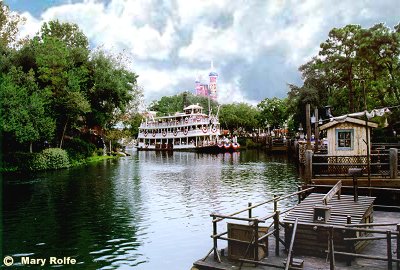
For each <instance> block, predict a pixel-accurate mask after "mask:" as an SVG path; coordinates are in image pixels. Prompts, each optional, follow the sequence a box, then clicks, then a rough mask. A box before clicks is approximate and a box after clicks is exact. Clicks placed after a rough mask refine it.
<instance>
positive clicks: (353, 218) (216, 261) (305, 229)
mask: <svg viewBox="0 0 400 270" xmlns="http://www.w3.org/2000/svg"><path fill="white" fill-rule="evenodd" d="M312 189H313V188H308V189H307V190H299V191H298V192H295V193H293V194H289V195H286V196H274V198H273V199H271V200H268V201H266V202H261V203H257V204H255V205H252V204H251V203H249V205H248V207H247V208H245V209H243V210H240V211H238V212H235V213H233V214H230V215H222V214H215V213H213V214H211V217H212V224H213V233H212V235H211V238H212V239H213V247H212V248H211V250H210V251H209V252H208V254H207V255H206V256H205V257H204V258H203V259H200V260H198V261H196V262H195V263H194V266H193V269H199V270H202V269H232V268H239V269H273V268H280V269H286V270H288V269H331V270H332V269H359V268H362V269H395V268H396V269H398V270H399V269H400V265H399V263H400V213H399V212H397V213H394V212H385V213H382V212H375V211H374V209H373V201H374V198H371V197H365V196H358V197H357V196H356V197H354V196H348V195H342V194H341V184H340V183H339V184H337V185H336V186H335V187H333V188H332V189H331V190H330V191H329V192H328V193H327V194H310V195H309V196H308V197H306V198H304V200H303V201H302V202H300V199H302V197H303V195H304V194H305V193H306V192H310V190H312ZM294 196H298V199H299V202H300V203H299V204H298V205H296V206H294V207H291V208H288V209H279V207H278V202H279V201H281V200H284V199H289V198H292V199H293V197H294ZM266 203H273V206H274V212H273V214H269V215H266V216H264V217H255V216H253V215H252V210H253V209H254V208H256V207H260V206H262V205H265V204H266ZM243 213H247V215H246V217H239V216H238V215H240V214H243ZM281 217H283V219H281ZM227 220H231V221H232V222H241V223H242V224H240V225H238V226H236V225H232V224H234V223H232V222H229V223H227V224H230V225H228V227H227V231H225V232H218V231H217V228H218V226H217V223H218V222H222V221H225V222H226V221H227ZM243 222H246V224H243ZM261 225H262V226H261ZM282 228H283V229H282ZM232 230H236V232H232ZM221 240H224V241H227V243H228V247H226V248H223V249H218V245H219V243H218V242H221ZM225 243H226V242H225Z"/></svg>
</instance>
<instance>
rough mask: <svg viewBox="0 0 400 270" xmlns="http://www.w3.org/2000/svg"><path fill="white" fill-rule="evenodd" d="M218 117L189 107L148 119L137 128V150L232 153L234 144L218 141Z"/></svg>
mask: <svg viewBox="0 0 400 270" xmlns="http://www.w3.org/2000/svg"><path fill="white" fill-rule="evenodd" d="M220 135H221V130H220V123H219V120H218V115H215V116H214V115H211V114H210V115H207V114H205V113H203V107H201V106H199V105H198V104H196V105H194V104H193V105H190V106H187V107H185V108H184V109H183V112H177V113H175V114H174V115H170V116H162V117H155V116H154V115H149V116H147V117H146V119H145V120H144V121H143V122H142V123H141V124H140V126H139V135H138V145H137V149H138V150H156V151H172V150H193V151H201V152H225V151H236V150H237V149H239V147H240V145H239V144H238V143H237V141H236V140H233V141H232V142H231V141H228V140H226V139H225V140H221V139H220Z"/></svg>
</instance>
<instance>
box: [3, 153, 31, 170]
mask: <svg viewBox="0 0 400 270" xmlns="http://www.w3.org/2000/svg"><path fill="white" fill-rule="evenodd" d="M36 155H38V153H25V152H15V153H10V154H8V155H4V160H3V162H4V164H3V166H4V167H5V168H12V167H17V169H18V170H20V171H29V170H30V167H31V166H32V162H33V160H34V158H35V156H36Z"/></svg>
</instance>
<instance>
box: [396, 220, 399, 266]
mask: <svg viewBox="0 0 400 270" xmlns="http://www.w3.org/2000/svg"><path fill="white" fill-rule="evenodd" d="M397 259H398V260H400V224H397ZM396 265H397V270H400V263H399V262H397V263H396Z"/></svg>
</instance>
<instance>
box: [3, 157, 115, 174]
mask: <svg viewBox="0 0 400 270" xmlns="http://www.w3.org/2000/svg"><path fill="white" fill-rule="evenodd" d="M117 158H119V156H118V155H105V156H91V157H88V158H86V159H80V160H70V162H69V166H68V167H67V168H75V167H79V166H85V165H89V164H94V163H97V162H100V161H103V160H107V159H117ZM5 165H6V164H4V162H2V163H1V164H0V173H4V172H22V171H24V172H26V170H20V169H19V168H18V166H12V165H10V164H7V165H8V166H7V165H6V166H5ZM67 168H61V169H67ZM56 170H59V169H56ZM39 171H46V170H31V171H30V172H39Z"/></svg>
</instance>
